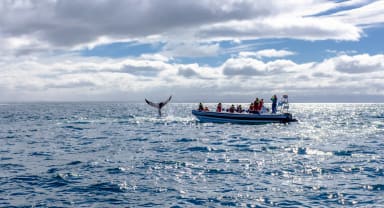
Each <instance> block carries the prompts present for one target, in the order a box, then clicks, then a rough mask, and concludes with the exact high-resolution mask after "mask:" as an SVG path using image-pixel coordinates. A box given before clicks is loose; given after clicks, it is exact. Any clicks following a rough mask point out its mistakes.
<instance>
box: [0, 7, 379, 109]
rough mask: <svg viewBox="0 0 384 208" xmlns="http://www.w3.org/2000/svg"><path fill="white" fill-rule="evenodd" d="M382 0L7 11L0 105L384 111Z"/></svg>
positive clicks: (0, 17) (1, 23) (0, 53)
mask: <svg viewBox="0 0 384 208" xmlns="http://www.w3.org/2000/svg"><path fill="white" fill-rule="evenodd" d="M383 37H384V0H376V1H373V0H334V1H331V0H327V1H325V0H284V1H281V0H194V1H186V0H172V1H164V0H113V1H109V0H70V1H68V0H2V1H0V102H3V103H4V102H40V101H43V102H45V101H47V102H73V101H124V102H143V100H144V98H148V99H150V100H153V101H161V100H165V99H166V98H168V96H169V95H172V96H173V102H250V101H252V100H254V99H255V98H256V97H259V98H264V99H266V100H269V98H270V97H271V96H272V95H273V94H277V95H278V97H280V96H281V95H283V94H288V95H289V98H290V101H291V102H384V81H383V80H384V44H383V40H384V38H383Z"/></svg>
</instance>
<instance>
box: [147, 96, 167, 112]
mask: <svg viewBox="0 0 384 208" xmlns="http://www.w3.org/2000/svg"><path fill="white" fill-rule="evenodd" d="M171 99H172V95H171V96H169V98H168V99H167V100H166V101H164V102H160V103H154V102H151V101H149V100H147V99H145V102H146V103H147V104H148V105H150V106H152V107H154V108H157V109H158V111H159V116H161V109H162V108H163V107H164V106H165V105H166V104H167V103H169V101H171Z"/></svg>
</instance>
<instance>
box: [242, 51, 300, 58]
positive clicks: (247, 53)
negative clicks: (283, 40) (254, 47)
mask: <svg viewBox="0 0 384 208" xmlns="http://www.w3.org/2000/svg"><path fill="white" fill-rule="evenodd" d="M294 54H295V53H294V52H292V51H287V50H276V49H265V50H261V51H256V52H250V51H243V52H240V53H239V56H240V57H256V58H262V57H270V58H273V57H284V56H291V55H294Z"/></svg>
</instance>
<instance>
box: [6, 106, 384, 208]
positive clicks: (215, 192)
mask: <svg viewBox="0 0 384 208" xmlns="http://www.w3.org/2000/svg"><path fill="white" fill-rule="evenodd" d="M195 107H197V105H196V104H178V103H170V104H169V105H167V106H166V107H165V108H164V109H163V113H164V114H165V116H164V117H162V118H159V117H157V111H156V109H154V108H151V107H150V106H148V105H146V104H132V103H25V104H1V105H0V207H200V206H201V207H378V206H383V204H384V142H383V141H384V104H297V103H293V104H291V109H290V110H291V112H292V113H293V115H294V117H295V118H297V119H298V120H299V122H297V123H290V124H265V125H235V124H213V123H198V122H196V120H195V118H194V117H193V116H192V115H191V110H192V109H193V108H195ZM210 108H211V109H212V108H214V105H213V104H211V105H210Z"/></svg>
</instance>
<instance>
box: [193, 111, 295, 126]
mask: <svg viewBox="0 0 384 208" xmlns="http://www.w3.org/2000/svg"><path fill="white" fill-rule="evenodd" d="M192 114H193V115H194V116H196V118H197V119H198V120H199V121H200V122H212V123H237V124H263V123H289V122H295V121H297V120H296V119H293V118H292V115H291V114H290V113H284V114H252V113H227V112H222V113H218V112H210V111H208V112H206V111H198V110H192Z"/></svg>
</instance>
